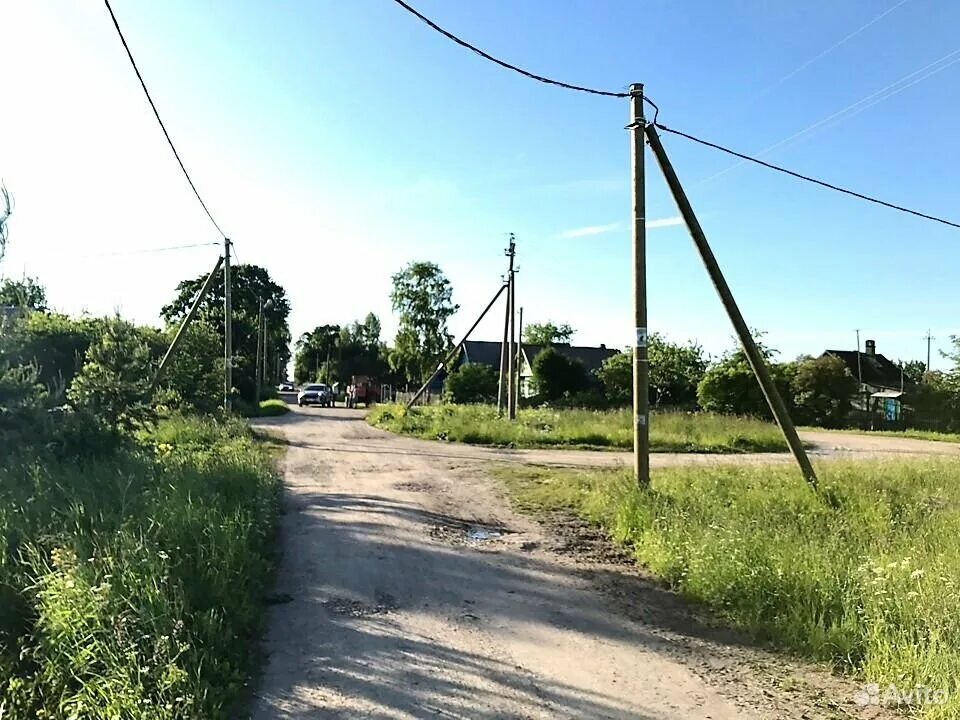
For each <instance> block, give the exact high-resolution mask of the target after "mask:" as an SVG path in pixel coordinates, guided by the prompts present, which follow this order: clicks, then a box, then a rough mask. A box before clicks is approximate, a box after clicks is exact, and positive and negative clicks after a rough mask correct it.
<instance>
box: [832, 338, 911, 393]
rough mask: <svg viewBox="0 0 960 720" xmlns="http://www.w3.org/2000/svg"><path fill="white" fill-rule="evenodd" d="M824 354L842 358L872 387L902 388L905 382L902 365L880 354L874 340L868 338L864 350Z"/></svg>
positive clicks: (834, 351)
mask: <svg viewBox="0 0 960 720" xmlns="http://www.w3.org/2000/svg"><path fill="white" fill-rule="evenodd" d="M823 354H824V355H831V356H833V357H835V358H838V359H840V360H842V361H843V362H844V364H845V365H846V366H847V369H848V370H850V374H851V375H853V376H854V377H855V378H860V379H861V381H862V382H863V384H864V385H867V386H869V387H871V388H877V389H884V388H885V389H889V390H900V388H901V385H902V383H903V376H902V374H901V372H900V366H899V365H897V364H896V363H894V362H893V361H892V360H889V359H888V358H887V357H885V356H884V355H881V354H879V353H878V352H877V344H876V343H875V342H874V341H873V340H867V342H866V344H865V346H864V351H863V352H858V351H857V350H827V351H825V352H824V353H823Z"/></svg>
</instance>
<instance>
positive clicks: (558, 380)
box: [531, 347, 589, 401]
mask: <svg viewBox="0 0 960 720" xmlns="http://www.w3.org/2000/svg"><path fill="white" fill-rule="evenodd" d="M531 370H532V372H533V388H534V392H536V394H537V395H539V396H540V397H541V398H543V399H544V400H548V401H550V400H557V399H559V398H561V397H562V396H563V395H564V394H565V393H569V394H571V395H572V394H574V393H578V392H581V391H583V390H586V389H587V387H588V385H589V378H588V377H587V371H586V368H584V366H583V363H581V362H579V361H577V360H570V359H568V358H567V357H565V356H564V355H562V354H561V353H559V352H558V351H557V349H556V348H553V347H548V348H545V349H544V350H542V351H541V352H540V354H539V355H537V356H536V357H535V358H534V359H533V365H532V368H531Z"/></svg>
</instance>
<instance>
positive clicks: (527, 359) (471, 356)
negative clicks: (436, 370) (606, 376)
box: [460, 340, 619, 397]
mask: <svg viewBox="0 0 960 720" xmlns="http://www.w3.org/2000/svg"><path fill="white" fill-rule="evenodd" d="M547 347H553V348H554V349H555V350H556V351H557V352H558V353H560V354H561V355H563V356H564V357H566V358H568V359H570V360H576V361H578V362H580V363H582V364H583V367H584V368H585V369H586V371H587V372H588V373H589V374H593V373H595V372H596V371H597V370H599V369H600V368H601V367H602V366H603V363H604V361H605V360H607V359H608V358H611V357H613V356H614V355H617V354H618V353H619V351H618V350H611V349H609V348H608V347H607V346H606V345H601V346H600V347H590V346H583V345H563V344H557V345H552V346H548V345H531V344H529V343H522V344H521V346H520V350H521V352H520V394H521V395H522V396H523V397H529V396H530V395H532V394H533V389H532V384H531V381H532V379H533V372H532V369H531V368H532V366H533V361H534V360H535V359H536V357H537V355H539V354H540V353H542V352H543V351H544V350H545V349H546V348H547ZM500 351H501V343H499V342H490V341H487V340H467V341H466V342H465V343H464V344H463V352H462V353H461V354H460V364H461V365H466V364H468V363H482V364H484V365H489V366H490V367H492V368H493V369H494V370H495V371H496V372H500Z"/></svg>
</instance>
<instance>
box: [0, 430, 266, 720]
mask: <svg viewBox="0 0 960 720" xmlns="http://www.w3.org/2000/svg"><path fill="white" fill-rule="evenodd" d="M279 487H280V484H279V478H278V476H277V474H276V472H275V470H274V463H273V459H272V457H271V454H270V451H269V450H268V449H266V448H264V447H262V446H261V445H260V444H258V443H257V442H256V441H255V440H254V438H253V436H252V434H251V432H250V430H249V429H248V428H247V426H246V424H245V423H242V422H240V421H228V422H220V423H218V422H214V421H212V420H200V419H174V420H168V421H165V422H163V423H162V424H160V425H159V426H158V427H157V428H156V429H155V431H152V432H150V433H148V434H144V435H142V436H141V437H139V438H138V439H137V440H136V442H133V443H130V444H129V445H128V446H126V447H124V448H120V449H118V450H117V451H116V452H115V453H113V454H111V455H109V456H107V457H102V458H99V459H96V460H87V461H84V462H83V463H82V464H68V463H58V462H56V461H50V460H49V458H47V457H43V458H42V459H41V457H34V458H32V459H31V458H30V457H21V458H20V459H19V460H17V461H16V462H15V463H10V464H8V465H4V466H0V551H2V552H0V608H2V612H0V708H2V710H3V712H2V715H3V717H4V718H11V719H15V720H21V719H22V720H27V719H28V718H90V719H91V720H107V719H110V720H112V719H114V718H131V719H140V718H143V719H147V718H149V719H150V720H174V719H175V718H176V719H177V720H182V719H185V718H197V719H199V718H204V719H206V718H227V717H231V716H233V715H232V713H233V712H234V711H235V708H233V707H232V706H233V704H234V703H235V702H237V701H238V699H239V698H240V697H241V696H242V692H243V686H244V683H245V680H246V678H247V676H248V673H249V672H250V670H251V669H252V668H251V665H252V663H253V660H254V656H255V648H256V646H257V643H256V633H257V632H258V630H259V624H260V621H261V614H262V602H263V595H264V593H265V589H266V585H267V583H268V582H269V575H270V568H271V548H272V537H273V534H274V529H275V524H276V519H277V513H278V498H279Z"/></svg>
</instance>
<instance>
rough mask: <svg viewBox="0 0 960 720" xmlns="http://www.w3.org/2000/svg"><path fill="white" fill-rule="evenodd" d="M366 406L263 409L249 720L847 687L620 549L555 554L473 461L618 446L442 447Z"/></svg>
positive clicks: (730, 702)
mask: <svg viewBox="0 0 960 720" xmlns="http://www.w3.org/2000/svg"><path fill="white" fill-rule="evenodd" d="M362 416H363V413H362V412H358V411H347V410H344V409H342V408H337V409H328V410H319V409H310V410H298V411H295V412H293V413H291V414H290V415H288V416H285V417H282V418H277V419H274V420H270V421H261V422H260V423H259V424H261V425H263V426H269V427H271V428H273V429H274V430H279V431H280V432H282V433H283V435H284V436H285V438H286V440H287V443H288V445H289V448H288V452H287V455H286V458H285V460H284V473H285V482H286V491H287V492H286V501H285V503H286V508H285V514H284V516H283V521H282V528H281V543H282V560H281V565H280V568H279V571H278V577H277V587H276V589H275V594H274V596H273V597H272V601H273V605H272V607H271V609H270V613H269V618H268V633H267V638H266V641H265V651H266V658H267V659H266V662H265V667H264V672H263V676H262V678H260V681H259V685H260V686H259V690H258V691H257V693H256V695H255V697H254V702H253V708H252V714H251V717H252V718H254V719H255V720H266V719H267V718H271V719H273V718H297V719H300V720H305V719H307V718H378V719H379V718H384V719H385V718H427V717H439V718H480V719H485V718H490V719H492V718H637V719H640V718H645V719H650V720H653V719H657V720H660V719H667V718H678V719H679V718H713V719H714V720H721V719H725V718H760V717H801V716H802V717H806V718H827V717H838V715H835V714H833V713H834V710H833V709H829V708H833V707H834V701H833V700H831V699H830V698H831V697H832V696H838V697H839V698H840V700H838V701H837V702H841V703H842V702H844V701H843V698H847V699H849V698H850V697H852V694H853V690H852V689H851V688H849V687H847V686H846V685H841V686H839V687H838V686H837V683H838V682H839V681H836V680H834V679H832V678H830V677H829V675H828V674H827V673H824V672H822V671H818V670H816V669H814V670H810V669H807V668H800V667H797V666H789V667H788V666H787V665H786V664H784V662H783V661H782V660H781V659H779V658H776V657H774V656H769V655H767V654H765V653H764V652H763V651H761V650H757V649H754V648H750V647H748V646H747V645H746V644H745V643H743V642H742V641H741V640H739V639H737V638H736V637H733V636H732V635H730V634H718V631H716V630H709V629H706V627H705V626H704V625H703V624H702V623H701V622H700V621H699V620H698V619H697V617H696V616H695V615H694V614H693V613H692V612H690V611H689V610H688V608H686V606H685V605H684V603H682V602H681V601H680V600H678V599H677V598H676V597H675V596H673V595H672V594H670V593H668V592H666V591H664V590H663V589H661V588H659V587H658V586H657V585H656V584H655V583H652V582H650V581H649V580H646V579H644V578H643V577H642V576H640V575H639V574H638V573H637V572H636V571H635V569H633V568H631V567H629V566H628V565H624V564H619V565H617V564H613V565H611V564H610V562H609V561H608V560H607V559H606V558H602V559H601V560H598V561H592V560H584V559H583V558H582V556H581V557H577V555H580V553H576V554H574V555H571V554H569V553H567V554H564V553H563V552H562V551H561V548H560V546H559V545H558V542H557V539H556V537H555V536H554V535H553V534H552V533H551V532H550V531H546V530H544V529H542V528H541V527H540V526H539V525H538V524H537V523H535V522H534V521H532V520H530V519H529V518H526V517H523V516H518V515H515V514H514V513H512V512H511V510H510V509H509V507H508V505H507V503H506V502H505V500H504V499H503V498H502V497H501V496H500V494H499V491H498V490H497V488H496V484H495V483H493V482H491V481H490V480H489V478H488V477H487V476H486V474H485V472H484V471H483V466H484V464H486V463H487V462H488V461H490V460H501V461H506V462H551V463H555V464H583V463H586V462H588V461H589V460H594V461H596V462H603V463H611V462H622V460H621V459H619V458H618V455H619V454H617V453H580V452H572V453H564V452H559V453H558V452H552V451H545V452H542V453H538V452H535V451H517V452H507V453H504V452H498V451H493V450H488V449H482V448H473V447H467V446H460V445H441V444H437V443H429V442H424V441H418V440H413V439H409V438H400V437H397V436H394V435H391V434H388V433H385V432H383V431H380V430H376V429H374V428H371V427H369V426H367V425H366V424H365V423H364V422H363V420H362ZM832 437H833V436H832ZM843 440H844V442H849V441H848V440H847V438H846V436H845V437H844V438H843ZM584 456H589V457H584ZM658 457H660V460H659V462H664V461H667V462H669V461H670V460H669V458H670V457H673V456H658ZM772 457H773V458H777V457H778V456H776V455H774V456H772ZM714 459H715V460H716V459H717V458H714ZM740 459H741V460H742V456H741V458H740ZM719 460H720V461H721V462H728V461H729V460H727V459H725V458H723V459H719ZM478 461H480V462H478ZM681 461H684V462H703V460H697V459H693V460H691V458H690V457H689V456H687V457H686V458H684V459H680V458H678V459H676V460H673V462H681ZM785 677H789V678H791V680H790V682H789V685H790V687H791V690H790V692H789V693H786V692H785V691H782V690H781V689H780V688H782V687H784V686H785V685H787V684H788V683H785V682H784V678H785ZM825 698H826V699H825ZM846 704H848V705H849V704H850V703H846ZM824 708H828V709H827V710H824ZM821 711H822V712H821ZM801 713H805V714H803V715H801ZM845 713H846V711H845V712H844V715H842V716H844V717H850V716H858V715H846V714H845ZM871 717H872V716H871Z"/></svg>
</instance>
